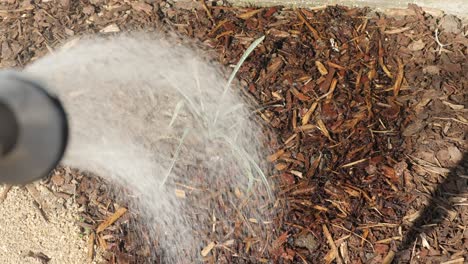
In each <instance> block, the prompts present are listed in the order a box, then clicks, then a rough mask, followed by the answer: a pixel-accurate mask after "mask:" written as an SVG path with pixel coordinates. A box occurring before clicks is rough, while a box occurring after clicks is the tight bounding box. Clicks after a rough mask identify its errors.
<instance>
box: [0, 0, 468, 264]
mask: <svg viewBox="0 0 468 264" xmlns="http://www.w3.org/2000/svg"><path fill="white" fill-rule="evenodd" d="M57 3H58V4H57ZM109 26H111V27H115V26H116V27H117V28H118V29H119V30H121V31H126V30H135V29H144V30H172V31H176V32H179V33H181V34H182V35H187V36H189V37H191V38H195V39H197V40H199V41H200V42H201V43H203V45H204V46H206V48H207V49H210V50H212V51H214V52H216V53H215V54H216V56H217V59H218V61H219V62H220V63H221V64H223V65H226V66H227V65H233V64H236V63H237V61H238V60H239V58H240V56H241V55H242V54H243V52H244V51H245V50H246V48H247V47H248V46H249V45H250V44H251V43H252V42H253V41H254V40H255V39H256V38H258V37H260V36H262V35H265V36H266V38H265V41H264V42H263V43H262V44H261V45H260V46H259V47H258V48H257V49H256V50H255V51H254V52H253V54H252V55H251V56H250V57H249V58H248V59H247V61H246V62H245V63H244V65H243V66H242V67H241V69H240V71H239V74H238V76H237V77H238V78H239V80H240V83H241V85H242V88H243V89H245V91H247V92H248V93H250V94H251V95H253V96H254V97H255V98H256V100H257V102H258V103H259V105H260V107H261V109H262V110H261V112H260V116H261V118H262V119H263V120H264V121H265V123H266V124H267V125H268V126H269V127H270V128H271V129H272V130H273V131H274V132H275V134H276V135H277V140H275V141H273V142H271V147H272V148H274V150H275V154H273V155H272V156H270V157H265V158H266V159H268V160H269V161H270V162H272V163H273V164H274V166H275V172H274V174H273V175H271V177H272V179H274V180H275V181H276V182H277V186H278V188H277V197H278V200H279V202H280V203H279V208H278V209H279V210H280V212H281V213H280V214H279V217H278V219H276V222H275V225H276V229H277V230H278V233H277V234H275V239H274V241H273V242H272V243H271V245H269V250H268V251H266V252H265V255H264V256H262V257H263V258H257V261H258V262H260V261H262V260H264V261H265V262H271V263H331V262H336V263H391V261H392V260H393V261H394V262H395V263H447V264H448V263H465V262H466V261H468V231H467V224H468V210H467V209H466V208H467V206H468V202H467V199H468V195H467V180H468V176H467V175H468V172H467V170H468V168H467V166H468V165H467V161H468V158H467V154H466V153H467V147H468V146H467V143H466V132H467V126H468V111H467V107H468V100H467V84H468V81H467V79H466V78H465V76H464V75H465V74H466V73H468V66H467V63H466V61H467V59H466V56H467V54H468V49H467V46H468V39H467V36H466V35H467V26H466V25H463V24H462V22H461V21H460V20H459V19H458V18H456V17H453V16H445V17H432V16H430V15H428V14H426V13H424V11H423V10H422V9H420V8H419V7H417V6H410V7H409V8H408V9H407V10H400V11H398V12H394V13H393V14H392V15H389V16H388V17H387V16H385V15H383V14H378V13H369V10H365V9H350V8H344V7H329V8H326V9H319V10H305V9H303V10H290V9H284V8H282V7H272V8H265V9H238V8H232V7H229V6H227V5H219V6H216V5H215V4H214V3H213V2H210V1H206V2H204V1H188V0H183V1H176V2H172V1H157V0H156V1H147V2H138V1H126V2H123V1H111V0H89V1H69V0H60V1H51V2H45V1H43V2H39V1H37V3H35V2H29V1H24V2H21V3H18V2H17V1H15V0H7V1H5V0H4V1H1V2H0V33H1V34H0V44H1V57H0V58H1V59H0V66H1V67H22V66H23V65H25V64H27V63H28V62H30V61H31V60H34V59H35V58H37V57H40V56H43V55H44V54H46V53H48V52H49V51H50V50H53V48H54V47H55V46H57V45H59V44H60V43H63V42H64V41H65V40H66V39H68V38H70V37H72V36H74V35H81V34H87V33H98V34H105V33H100V32H105V31H106V28H107V29H109ZM73 180H75V181H74V182H75V183H73ZM69 185H70V186H71V185H73V186H74V187H73V188H75V187H76V188H78V190H79V192H78V193H79V195H78V198H77V199H78V202H79V203H80V204H81V205H83V206H84V208H85V210H84V212H83V223H82V226H83V230H87V232H88V233H90V234H91V233H93V234H94V232H95V229H96V228H97V226H98V224H99V223H100V222H102V220H104V219H106V218H107V217H108V216H109V214H111V213H113V212H114V210H115V209H116V208H114V203H115V200H114V198H113V197H110V196H107V195H108V193H109V192H107V188H108V187H106V184H104V183H103V182H102V181H101V180H100V179H99V178H96V177H88V176H83V175H81V174H79V173H73V172H71V171H70V170H68V169H60V170H59V171H58V172H56V173H55V174H54V176H53V177H52V178H51V181H50V186H51V187H54V189H57V190H58V192H63V193H64V194H63V195H68V194H70V193H71V192H70V191H71V190H67V189H66V188H72V187H70V186H69ZM67 186H68V187H67ZM121 205H122V204H121ZM129 211H130V213H126V214H124V216H122V217H121V218H120V219H119V220H117V222H116V223H115V224H114V225H113V226H112V227H110V228H108V229H107V230H106V233H105V234H100V235H98V236H95V237H96V240H95V243H96V244H97V245H99V246H100V247H101V248H102V250H104V251H106V254H105V257H106V258H107V259H108V260H109V262H111V263H141V262H143V260H147V259H148V256H149V251H150V248H151V247H153V246H157V245H152V244H150V243H149V242H148V241H146V242H145V241H140V240H137V239H135V237H136V234H137V233H141V232H142V229H144V227H141V226H140V225H137V226H138V227H139V230H133V229H132V228H134V225H132V224H131V223H133V222H134V221H137V222H138V216H137V215H134V214H133V213H132V208H129ZM143 233H144V231H143ZM93 236H94V235H93ZM244 245H245V243H244ZM235 250H237V251H239V252H242V251H244V250H245V249H243V248H235ZM235 250H234V251H233V250H231V251H222V250H220V251H222V252H218V254H217V256H218V257H219V258H218V259H214V257H212V258H210V260H211V261H212V262H216V261H220V259H221V258H223V259H230V260H231V261H232V258H231V257H227V255H229V254H231V255H235V254H236V253H237V252H235ZM241 255H243V253H242V254H241Z"/></svg>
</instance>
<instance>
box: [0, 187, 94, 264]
mask: <svg viewBox="0 0 468 264" xmlns="http://www.w3.org/2000/svg"><path fill="white" fill-rule="evenodd" d="M4 188H5V187H1V189H2V191H3V189H4ZM36 190H38V192H37V194H36V195H35V196H37V197H36V199H42V201H40V203H41V204H42V205H43V212H44V214H45V216H46V217H47V218H48V221H47V220H46V219H45V218H44V216H43V215H42V213H41V211H40V209H39V207H38V206H37V205H35V203H36V201H35V199H34V198H33V196H32V194H31V192H30V191H28V190H26V189H25V188H18V187H13V188H12V189H11V190H10V192H9V193H8V195H7V197H6V199H5V201H4V202H3V203H2V204H1V205H0V238H1V239H0V263H3V264H9V263H11V264H13V263H15V264H17V263H50V264H54V263H86V259H87V251H88V250H87V237H80V234H79V228H78V226H77V225H76V221H78V220H79V219H78V208H77V206H76V204H74V203H73V199H72V198H70V199H68V200H65V199H63V198H57V197H55V196H54V195H53V194H52V193H50V191H49V190H47V189H46V188H45V187H44V186H41V185H39V184H38V185H36ZM36 204H37V203H36ZM48 258H49V259H50V261H49V262H46V261H45V260H46V259H48Z"/></svg>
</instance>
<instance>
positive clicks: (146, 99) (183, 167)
mask: <svg viewBox="0 0 468 264" xmlns="http://www.w3.org/2000/svg"><path fill="white" fill-rule="evenodd" d="M262 40H263V38H260V39H258V40H257V41H254V42H253V45H251V46H250V47H249V48H247V51H246V54H245V55H244V56H243V57H242V58H241V61H240V62H239V64H238V65H237V66H236V67H235V70H234V72H232V73H230V77H228V76H229V74H228V73H226V72H225V69H224V68H223V67H221V66H219V65H216V64H214V63H208V62H207V60H206V59H203V58H204V57H203V55H202V54H203V51H202V50H200V49H197V48H196V47H195V45H190V44H181V43H180V41H178V39H176V38H173V37H167V36H161V35H147V34H138V33H137V34H130V35H125V34H123V35H119V36H115V37H110V38H103V37H90V38H84V39H82V40H79V41H78V42H73V44H72V45H68V46H66V47H63V48H62V49H58V50H56V51H55V52H54V53H53V54H50V55H48V56H46V57H44V58H41V59H39V60H37V61H35V62H34V63H32V64H31V65H29V66H27V67H26V68H25V69H24V71H23V72H21V74H12V75H8V76H9V77H8V78H6V77H2V78H0V80H1V83H0V87H1V88H2V89H3V90H0V102H3V103H4V104H5V105H6V106H7V107H5V109H10V110H11V111H8V110H4V114H2V116H1V118H2V120H7V121H8V122H9V124H12V126H11V129H7V130H3V128H2V134H1V135H0V136H1V137H2V144H3V145H2V146H3V149H5V151H4V152H5V153H10V155H11V156H12V157H13V156H14V155H13V153H14V152H15V151H14V150H15V149H18V153H20V151H19V150H21V149H23V150H26V151H29V155H30V156H25V158H26V157H29V159H30V160H32V159H33V158H32V157H33V156H34V158H37V157H39V156H41V155H42V156H43V157H42V159H41V163H37V165H35V166H36V167H31V168H38V167H39V166H41V167H40V169H37V170H34V172H37V173H35V174H32V173H29V171H26V170H27V168H24V169H23V168H22V167H21V166H20V165H22V164H23V165H24V166H23V167H28V165H26V163H25V162H24V161H25V160H26V159H24V158H23V159H17V160H14V162H15V163H14V165H15V166H16V167H15V168H17V170H18V171H17V172H15V174H10V175H8V176H3V173H4V170H3V168H6V167H4V166H7V165H8V164H7V163H5V165H4V164H3V163H1V166H2V167H1V170H0V171H1V173H2V177H1V178H0V180H1V181H3V182H10V183H17V182H27V181H31V180H34V179H37V178H39V177H41V176H43V175H44V174H46V173H47V172H48V170H50V169H51V168H53V167H54V165H56V164H57V162H58V161H59V160H60V158H61V156H62V154H63V151H64V149H65V146H66V145H67V124H68V125H69V127H70V141H69V143H68V145H67V146H68V147H67V151H66V152H65V155H64V159H63V161H62V162H63V164H64V165H67V166H70V167H73V168H77V169H80V170H82V171H89V172H92V173H94V174H97V175H100V176H102V177H104V178H106V179H107V180H108V181H110V182H111V183H112V184H115V185H116V186H123V188H125V189H126V191H127V192H126V193H127V194H128V193H131V197H132V198H128V197H127V198H126V199H127V200H128V202H129V203H130V207H131V208H133V209H134V211H135V212H137V213H138V214H141V215H142V216H143V218H144V219H145V225H146V226H147V227H148V228H149V232H150V236H152V237H153V238H155V239H156V240H157V241H158V242H159V245H160V249H159V251H157V252H154V254H155V256H158V257H160V258H162V259H163V260H164V262H166V263H198V262H200V261H201V260H202V259H203V258H204V257H206V254H208V253H209V252H207V250H206V248H208V249H210V247H209V246H208V247H207V245H210V244H211V245H213V244H220V245H222V244H223V243H229V244H230V245H232V246H235V245H236V243H242V242H241V241H240V240H241V238H242V237H243V236H249V237H254V238H255V239H258V241H263V242H264V243H267V241H268V239H269V237H271V236H269V235H268V232H267V231H266V230H267V225H268V223H270V222H271V219H270V217H271V215H270V209H271V206H272V204H273V194H272V192H271V186H270V183H269V181H268V179H267V177H266V174H267V170H268V169H267V165H265V164H264V157H266V156H267V154H268V151H267V149H266V147H265V146H264V144H265V135H264V133H263V131H262V129H261V127H260V126H259V125H258V123H257V122H256V121H254V120H253V119H252V112H253V109H251V108H252V107H251V106H250V105H249V104H247V103H246V101H245V100H244V99H243V97H242V93H241V92H240V89H241V88H240V87H239V86H238V84H237V83H236V82H235V81H234V76H235V74H236V72H237V70H238V69H239V68H240V65H241V64H242V62H243V61H244V60H245V59H246V57H247V56H248V54H249V53H250V52H252V50H253V49H255V46H256V45H258V44H259V43H260V42H261V41H262ZM5 76H6V75H5ZM4 87H11V88H9V89H5V88H4ZM40 87H47V89H48V91H49V92H48V93H46V92H45V90H44V89H42V88H40ZM9 91H16V93H17V94H16V95H15V96H19V95H21V93H20V92H21V91H24V92H23V93H25V94H26V92H28V94H31V95H30V96H31V97H27V98H33V99H35V100H39V101H38V104H39V103H40V105H34V109H36V110H37V111H35V112H34V111H33V112H32V111H31V109H29V108H22V107H20V105H19V104H18V103H16V104H15V100H16V99H15V100H13V99H11V97H10V94H9ZM18 94H19V95H18ZM49 94H56V95H57V98H54V97H52V96H50V95H49ZM11 96H12V95H11ZM33 96H34V97H33ZM23 97H24V98H26V95H23ZM19 98H21V97H19ZM59 100H60V102H61V103H59ZM25 102H26V101H25ZM27 102H28V103H31V104H32V103H33V102H32V101H27ZM62 104H63V108H64V109H66V112H67V115H68V122H67V118H65V114H64V111H63V108H62ZM28 109H29V110H28ZM26 110H28V111H26ZM39 110H40V111H39ZM23 111H25V112H23ZM30 114H35V115H34V116H33V117H34V118H32V119H31V117H30V116H28V115H30ZM23 115H24V116H25V119H24V120H28V121H31V122H32V123H31V124H29V123H27V122H26V123H25V122H23V119H22V118H23ZM15 120H16V121H15ZM15 124H17V126H16V127H15ZM26 129H30V132H28V133H26V132H25V131H26ZM31 131H39V132H36V133H33V132H31ZM29 133H32V134H29ZM25 140H26V141H25ZM12 142H16V143H14V144H13V143H12ZM25 143H29V144H31V146H25V145H24V144H25ZM33 143H34V144H33ZM12 146H14V147H12ZM46 151H49V152H50V153H48V154H47V155H45V154H44V152H46ZM21 153H23V154H24V152H21ZM31 155H33V156H31ZM5 157H8V154H7V156H5ZM18 157H21V156H18ZM2 162H3V161H2ZM34 162H35V161H34ZM181 193H183V195H181ZM213 219H215V220H216V224H213ZM263 242H262V243H256V244H254V245H253V246H252V248H251V251H258V252H264V251H265V249H266V246H264V245H265V244H264V243H263ZM212 248H213V247H211V249H212ZM211 249H210V250H211Z"/></svg>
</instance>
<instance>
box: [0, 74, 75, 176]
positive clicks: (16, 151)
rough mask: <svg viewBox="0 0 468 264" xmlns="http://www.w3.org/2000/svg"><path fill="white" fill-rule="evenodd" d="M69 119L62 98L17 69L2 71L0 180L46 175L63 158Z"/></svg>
mask: <svg viewBox="0 0 468 264" xmlns="http://www.w3.org/2000/svg"><path fill="white" fill-rule="evenodd" d="M67 140H68V122H67V118H66V115H65V111H64V109H63V107H62V105H61V103H60V101H59V100H58V99H57V98H55V97H53V96H51V95H50V94H49V93H48V92H47V91H46V90H45V89H44V88H43V87H42V86H41V85H40V84H39V83H37V82H35V81H32V80H31V79H29V78H28V77H26V76H25V75H23V74H21V73H17V72H0V183H7V184H25V183H29V182H32V181H34V180H37V179H40V178H42V177H44V176H47V175H48V174H49V173H50V172H51V171H52V170H53V169H54V168H55V167H56V166H57V165H58V163H59V162H60V160H61V159H62V157H63V155H64V152H65V148H66V145H67Z"/></svg>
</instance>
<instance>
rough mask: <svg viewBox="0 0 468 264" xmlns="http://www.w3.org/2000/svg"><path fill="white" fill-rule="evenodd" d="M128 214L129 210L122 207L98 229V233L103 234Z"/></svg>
mask: <svg viewBox="0 0 468 264" xmlns="http://www.w3.org/2000/svg"><path fill="white" fill-rule="evenodd" d="M126 212H127V208H125V207H121V208H119V209H117V211H115V213H114V214H112V215H111V216H109V217H108V218H107V219H106V220H105V221H104V222H102V223H101V224H100V225H99V226H98V227H97V229H96V233H101V232H102V231H104V230H105V229H106V228H108V227H109V226H110V225H112V224H113V223H114V222H115V221H117V220H119V218H120V217H121V216H122V215H124V214H125V213H126Z"/></svg>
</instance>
